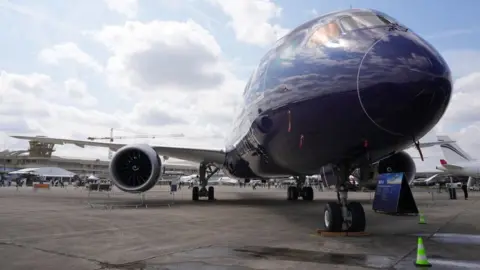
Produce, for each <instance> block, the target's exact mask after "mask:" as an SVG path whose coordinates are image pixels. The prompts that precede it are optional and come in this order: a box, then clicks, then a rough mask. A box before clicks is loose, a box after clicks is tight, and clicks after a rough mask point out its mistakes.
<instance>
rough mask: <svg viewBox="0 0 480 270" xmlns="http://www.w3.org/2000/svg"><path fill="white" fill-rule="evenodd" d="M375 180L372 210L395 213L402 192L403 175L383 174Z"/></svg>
mask: <svg viewBox="0 0 480 270" xmlns="http://www.w3.org/2000/svg"><path fill="white" fill-rule="evenodd" d="M377 179H378V183H377V189H376V190H375V198H374V199H373V206H372V208H373V210H374V211H381V212H386V213H397V212H398V203H399V201H400V194H401V191H402V181H403V173H384V174H380V175H378V178H377Z"/></svg>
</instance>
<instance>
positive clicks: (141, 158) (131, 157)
mask: <svg viewBox="0 0 480 270" xmlns="http://www.w3.org/2000/svg"><path fill="white" fill-rule="evenodd" d="M110 175H111V177H112V181H113V183H114V184H115V186H117V187H118V188H119V189H120V190H122V191H125V192H131V193H136V192H145V191H147V190H149V189H151V188H153V187H154V186H155V184H156V183H157V181H158V179H159V178H160V176H161V175H162V161H161V160H160V157H159V156H158V154H157V152H156V151H155V150H154V149H153V148H152V147H150V146H148V145H143V144H136V145H126V146H124V147H122V148H120V149H119V150H118V151H117V153H116V154H115V156H113V159H112V161H111V162H110Z"/></svg>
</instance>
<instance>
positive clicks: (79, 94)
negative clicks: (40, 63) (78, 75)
mask: <svg viewBox="0 0 480 270" xmlns="http://www.w3.org/2000/svg"><path fill="white" fill-rule="evenodd" d="M64 85H65V90H66V91H67V96H68V98H70V99H72V100H75V102H77V103H78V104H79V105H83V106H87V107H90V106H95V105H97V99H96V98H95V97H94V96H92V95H91V94H90V93H89V92H88V90H87V85H86V84H85V82H83V81H80V80H77V79H68V80H66V81H65V82H64Z"/></svg>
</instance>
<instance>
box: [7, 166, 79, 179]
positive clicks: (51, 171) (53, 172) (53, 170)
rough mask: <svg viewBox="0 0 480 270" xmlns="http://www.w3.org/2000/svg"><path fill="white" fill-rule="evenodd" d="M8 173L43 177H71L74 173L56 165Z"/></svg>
mask: <svg viewBox="0 0 480 270" xmlns="http://www.w3.org/2000/svg"><path fill="white" fill-rule="evenodd" d="M8 174H35V175H38V176H43V177H73V176H74V175H75V174H74V173H73V172H71V171H67V170H65V169H62V168H57V167H40V168H25V169H21V170H18V171H13V172H10V173H8Z"/></svg>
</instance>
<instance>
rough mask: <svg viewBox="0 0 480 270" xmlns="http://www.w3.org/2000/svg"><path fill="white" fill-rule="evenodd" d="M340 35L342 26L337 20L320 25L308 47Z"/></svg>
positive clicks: (321, 43)
mask: <svg viewBox="0 0 480 270" xmlns="http://www.w3.org/2000/svg"><path fill="white" fill-rule="evenodd" d="M338 36H340V28H339V27H338V25H337V24H336V23H335V22H330V23H328V24H326V25H322V26H320V27H318V28H317V29H316V30H315V32H313V34H312V35H311V36H310V39H309V40H308V42H307V47H308V48H316V47H318V46H321V45H324V44H325V43H327V42H330V41H332V40H333V39H336V38H338Z"/></svg>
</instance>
